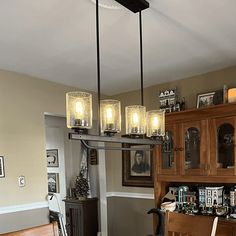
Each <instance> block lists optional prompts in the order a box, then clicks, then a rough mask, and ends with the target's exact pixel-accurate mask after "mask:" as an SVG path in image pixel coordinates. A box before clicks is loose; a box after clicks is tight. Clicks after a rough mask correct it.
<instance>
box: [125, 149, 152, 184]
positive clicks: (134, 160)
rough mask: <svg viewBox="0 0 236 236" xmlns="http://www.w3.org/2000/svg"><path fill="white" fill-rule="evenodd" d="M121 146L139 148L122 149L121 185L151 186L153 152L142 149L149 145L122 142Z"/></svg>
mask: <svg viewBox="0 0 236 236" xmlns="http://www.w3.org/2000/svg"><path fill="white" fill-rule="evenodd" d="M122 146H123V147H128V148H130V147H134V148H140V150H134V151H133V150H132V151H128V150H125V151H122V185H123V186H132V187H153V164H152V163H153V162H152V160H153V153H152V151H147V150H143V149H147V148H150V146H149V145H131V144H122Z"/></svg>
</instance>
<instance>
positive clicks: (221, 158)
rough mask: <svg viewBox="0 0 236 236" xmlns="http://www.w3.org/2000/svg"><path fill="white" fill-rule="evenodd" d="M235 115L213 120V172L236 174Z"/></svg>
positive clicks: (220, 174)
mask: <svg viewBox="0 0 236 236" xmlns="http://www.w3.org/2000/svg"><path fill="white" fill-rule="evenodd" d="M235 124H236V118H235V117H224V118H217V119H213V120H212V121H211V130H212V132H211V150H212V152H211V168H212V171H211V174H212V175H219V176H224V175H235V148H236V146H235Z"/></svg>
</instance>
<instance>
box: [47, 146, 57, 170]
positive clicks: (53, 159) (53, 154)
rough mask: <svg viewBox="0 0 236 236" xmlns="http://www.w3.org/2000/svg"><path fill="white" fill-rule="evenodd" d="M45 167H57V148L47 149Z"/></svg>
mask: <svg viewBox="0 0 236 236" xmlns="http://www.w3.org/2000/svg"><path fill="white" fill-rule="evenodd" d="M46 154H47V167H59V159H58V149H47V150H46Z"/></svg>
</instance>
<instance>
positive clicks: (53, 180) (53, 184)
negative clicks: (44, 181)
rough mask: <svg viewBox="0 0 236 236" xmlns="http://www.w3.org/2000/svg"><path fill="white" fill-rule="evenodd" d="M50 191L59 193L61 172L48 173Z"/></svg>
mask: <svg viewBox="0 0 236 236" xmlns="http://www.w3.org/2000/svg"><path fill="white" fill-rule="evenodd" d="M48 192H49V193H59V174H58V173H48Z"/></svg>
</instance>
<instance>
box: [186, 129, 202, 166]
mask: <svg viewBox="0 0 236 236" xmlns="http://www.w3.org/2000/svg"><path fill="white" fill-rule="evenodd" d="M184 151H185V169H199V168H200V130H199V129H197V128H195V127H190V128H188V129H187V130H186V131H185V148H184Z"/></svg>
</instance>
